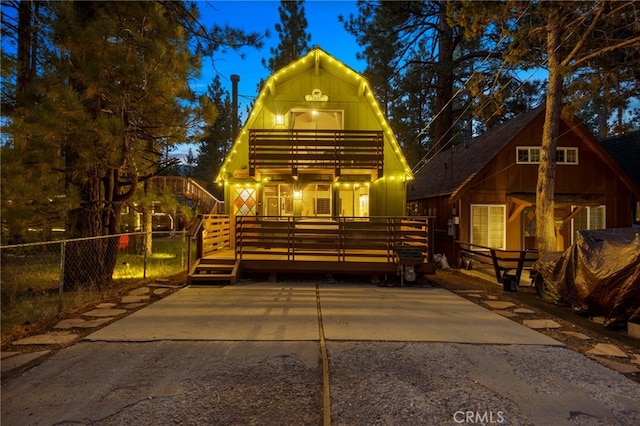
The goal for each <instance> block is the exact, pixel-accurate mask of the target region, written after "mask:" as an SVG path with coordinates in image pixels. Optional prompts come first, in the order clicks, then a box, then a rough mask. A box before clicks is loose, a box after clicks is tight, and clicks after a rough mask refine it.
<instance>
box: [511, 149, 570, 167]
mask: <svg viewBox="0 0 640 426" xmlns="http://www.w3.org/2000/svg"><path fill="white" fill-rule="evenodd" d="M516 162H517V163H518V164H538V163H540V147H539V146H519V147H518V148H516ZM556 163H557V164H578V148H571V147H560V148H557V149H556Z"/></svg>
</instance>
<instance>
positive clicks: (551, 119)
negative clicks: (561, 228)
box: [536, 8, 562, 253]
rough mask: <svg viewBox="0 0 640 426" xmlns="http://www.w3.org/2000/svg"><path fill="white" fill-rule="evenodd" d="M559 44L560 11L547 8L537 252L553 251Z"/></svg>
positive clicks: (537, 204)
mask: <svg viewBox="0 0 640 426" xmlns="http://www.w3.org/2000/svg"><path fill="white" fill-rule="evenodd" d="M559 44H560V14H559V11H558V10H557V9H555V8H550V10H549V16H548V21H547V54H548V58H549V87H548V91H547V100H546V111H545V120H544V127H543V131H542V145H541V147H540V166H539V168H538V183H537V186H536V225H537V242H538V250H539V251H540V253H548V252H551V251H556V250H557V248H556V234H555V226H554V225H555V223H554V222H555V216H554V207H555V203H554V190H555V182H556V146H557V138H558V128H559V126H560V110H561V108H562V72H561V69H560V61H559V53H558V47H559Z"/></svg>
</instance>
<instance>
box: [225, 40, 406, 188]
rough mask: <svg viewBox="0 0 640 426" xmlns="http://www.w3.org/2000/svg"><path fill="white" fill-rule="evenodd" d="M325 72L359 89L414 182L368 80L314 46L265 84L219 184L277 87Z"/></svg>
mask: <svg viewBox="0 0 640 426" xmlns="http://www.w3.org/2000/svg"><path fill="white" fill-rule="evenodd" d="M320 70H323V71H326V72H327V73H328V74H330V75H332V76H335V77H337V78H339V79H340V81H342V82H343V83H344V84H348V85H350V86H351V87H354V88H356V93H357V94H358V95H359V96H362V99H363V100H362V102H367V103H368V105H369V106H370V108H371V110H372V112H373V115H374V116H375V119H376V120H377V121H378V123H379V125H380V128H381V129H382V131H383V132H384V137H385V141H388V142H389V143H390V145H389V146H390V147H391V152H392V155H394V156H395V158H397V160H398V163H399V164H401V167H402V168H403V169H404V170H403V173H404V176H405V178H406V179H407V180H411V179H413V173H412V172H411V168H410V167H409V165H408V164H407V162H406V159H405V157H404V154H403V153H402V149H401V148H400V145H399V143H398V141H397V140H396V137H395V134H394V133H393V131H392V130H391V127H390V126H389V123H388V122H387V120H386V119H385V118H384V114H383V112H382V109H381V108H380V105H379V104H378V102H377V100H376V99H375V96H374V94H373V91H372V89H371V87H370V86H369V83H368V82H367V80H366V79H365V78H364V77H363V76H362V75H361V74H359V73H358V72H356V71H354V70H353V69H352V68H350V67H348V66H347V65H345V64H344V63H342V62H341V61H339V60H337V59H336V58H334V57H333V56H331V55H329V54H328V53H327V52H325V51H324V50H322V49H321V48H320V47H318V46H314V47H313V48H312V49H311V50H310V51H309V52H308V53H307V54H306V55H304V56H302V57H300V58H298V59H296V60H294V61H292V62H291V63H290V64H289V65H286V66H285V67H283V68H281V69H280V70H278V71H276V72H274V73H273V74H272V75H271V76H269V78H268V79H267V80H266V81H265V83H264V85H263V87H262V89H261V90H260V93H259V94H258V97H257V99H256V102H255V104H254V106H253V109H252V111H251V113H250V114H249V117H248V119H247V121H246V123H245V124H244V126H243V128H242V129H241V131H240V132H239V133H238V136H237V137H236V139H235V141H234V145H233V147H232V148H231V150H230V154H229V155H228V156H227V159H226V160H225V163H224V164H223V167H222V168H221V170H220V173H219V174H218V176H217V177H216V181H217V182H220V181H221V180H223V179H224V174H225V173H224V172H225V170H226V167H227V166H228V165H229V164H230V163H231V156H232V155H233V154H232V153H233V152H235V151H236V149H235V148H236V146H237V144H238V143H240V142H241V140H242V138H243V133H246V132H247V130H248V129H250V128H252V126H253V125H254V121H255V119H254V118H253V117H255V116H256V114H254V111H257V110H259V109H260V108H264V104H265V102H268V100H269V97H271V96H273V95H275V94H276V93H277V92H278V86H280V85H282V84H284V83H286V82H288V81H291V80H292V79H294V78H296V77H298V76H300V75H302V74H304V73H309V72H314V73H316V74H319V71H320ZM300 95H301V99H302V97H304V96H306V95H308V94H306V93H301V94H300ZM298 105H299V103H295V105H292V106H298ZM385 149H387V142H385Z"/></svg>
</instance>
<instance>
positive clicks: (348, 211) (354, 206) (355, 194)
mask: <svg viewBox="0 0 640 426" xmlns="http://www.w3.org/2000/svg"><path fill="white" fill-rule="evenodd" d="M338 215H340V216H346V217H351V216H353V217H369V186H368V185H363V184H357V183H355V184H341V185H340V187H339V188H338Z"/></svg>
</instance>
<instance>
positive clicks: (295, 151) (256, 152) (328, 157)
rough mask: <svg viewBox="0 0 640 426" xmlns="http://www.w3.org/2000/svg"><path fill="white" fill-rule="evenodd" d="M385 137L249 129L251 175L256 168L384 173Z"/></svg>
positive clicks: (354, 132)
mask: <svg viewBox="0 0 640 426" xmlns="http://www.w3.org/2000/svg"><path fill="white" fill-rule="evenodd" d="M383 165H384V137H383V133H382V131H374V130H306V129H305V130H302V129H289V130H281V129H276V130H273V129H253V130H249V175H250V176H255V174H256V170H259V171H261V172H264V171H278V170H279V171H282V170H287V171H290V173H291V174H292V175H293V176H297V175H298V173H299V172H300V171H301V170H312V169H316V170H318V169H332V170H333V172H334V173H335V176H340V174H341V173H342V171H343V170H352V171H355V170H358V171H360V172H362V171H365V172H368V173H371V174H372V176H375V177H374V179H377V178H380V177H382V175H383Z"/></svg>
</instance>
